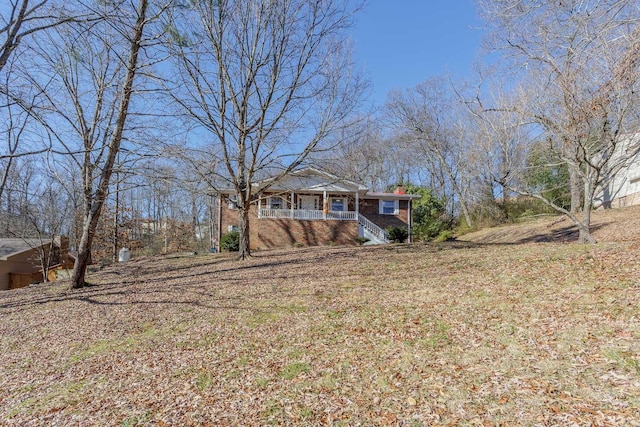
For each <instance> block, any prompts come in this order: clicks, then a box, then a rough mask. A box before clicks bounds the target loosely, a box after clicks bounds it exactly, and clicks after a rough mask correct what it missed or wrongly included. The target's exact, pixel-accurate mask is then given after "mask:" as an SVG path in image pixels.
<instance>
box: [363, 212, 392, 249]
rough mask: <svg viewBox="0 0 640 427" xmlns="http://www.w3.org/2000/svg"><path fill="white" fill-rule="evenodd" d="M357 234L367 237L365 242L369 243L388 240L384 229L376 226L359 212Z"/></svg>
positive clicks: (375, 243) (379, 242) (376, 243)
mask: <svg viewBox="0 0 640 427" xmlns="http://www.w3.org/2000/svg"><path fill="white" fill-rule="evenodd" d="M358 235H359V236H361V237H366V238H367V239H369V241H368V242H367V243H366V244H369V245H379V244H383V243H389V242H390V240H389V238H388V237H387V232H386V231H385V230H383V229H382V228H380V227H378V226H377V225H376V224H374V223H373V222H371V221H369V220H368V219H367V218H366V217H364V216H362V215H361V214H358Z"/></svg>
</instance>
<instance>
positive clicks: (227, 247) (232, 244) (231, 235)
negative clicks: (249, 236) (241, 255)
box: [220, 231, 240, 252]
mask: <svg viewBox="0 0 640 427" xmlns="http://www.w3.org/2000/svg"><path fill="white" fill-rule="evenodd" d="M220 250H222V251H228V252H238V251H239V250H240V233H239V232H237V231H230V232H228V233H227V234H224V235H223V236H222V238H221V239H220Z"/></svg>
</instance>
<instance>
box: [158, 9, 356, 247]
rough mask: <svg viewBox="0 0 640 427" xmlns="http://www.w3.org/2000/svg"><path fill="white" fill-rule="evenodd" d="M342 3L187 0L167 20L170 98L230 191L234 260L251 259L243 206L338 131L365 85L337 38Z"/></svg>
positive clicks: (345, 16)
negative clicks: (173, 85) (173, 65)
mask: <svg viewBox="0 0 640 427" xmlns="http://www.w3.org/2000/svg"><path fill="white" fill-rule="evenodd" d="M350 4H351V3H350V2H335V1H330V0H319V1H313V2H309V1H306V0H275V1H274V0H256V1H237V0H221V1H217V2H193V3H190V4H189V5H187V6H185V7H184V8H182V9H181V10H180V11H179V12H180V13H179V14H178V13H176V14H175V15H174V17H173V21H172V27H171V28H172V38H171V40H170V43H169V48H170V49H171V51H172V53H173V54H174V55H175V57H176V59H177V66H178V69H179V77H178V78H179V79H180V86H179V88H177V90H174V91H173V94H174V99H175V101H176V103H177V104H179V106H180V107H181V109H182V111H183V112H184V113H185V114H186V116H187V117H188V118H189V120H190V122H191V123H192V125H193V127H194V130H196V131H197V132H194V136H195V137H197V138H199V139H200V140H201V141H202V142H203V143H204V144H208V146H209V147H210V148H209V150H210V151H211V152H212V153H214V155H216V156H217V157H218V159H219V161H220V164H221V165H222V167H223V169H224V175H223V176H219V177H217V179H216V181H217V182H216V183H215V186H216V187H217V188H224V187H226V188H230V189H232V190H233V191H234V192H235V193H236V194H237V206H238V215H239V224H240V226H239V231H240V252H239V257H240V258H241V259H243V258H245V257H248V256H250V242H249V209H250V206H251V205H252V204H253V203H254V202H255V201H256V200H257V199H258V197H259V195H260V193H261V192H262V191H263V190H264V189H265V188H266V187H268V186H269V185H271V184H273V183H274V182H275V181H277V180H279V179H281V178H282V177H283V176H284V175H286V174H287V173H289V172H290V171H292V170H293V169H295V168H296V167H298V166H299V165H300V164H301V163H302V162H303V161H304V160H305V158H306V157H307V156H308V155H309V154H310V153H311V152H313V151H315V150H317V149H319V148H320V147H322V146H323V143H324V142H325V141H329V140H330V139H331V137H332V136H335V135H339V134H340V131H341V128H342V127H343V126H344V125H345V124H346V123H347V118H348V117H349V115H350V114H351V113H352V112H353V111H354V108H355V107H356V105H357V102H358V100H359V94H360V93H361V91H362V86H363V83H362V82H361V81H360V80H359V77H358V75H357V74H355V73H354V70H353V67H352V65H351V63H350V57H351V55H350V51H349V49H348V47H347V45H346V44H345V43H344V42H343V41H341V36H343V33H344V30H345V29H346V28H348V27H349V26H350V24H351V18H352V16H353V13H354V9H352V8H350ZM267 176H271V177H272V179H271V180H268V181H260V184H259V185H258V182H259V180H260V179H261V178H262V179H264V178H265V177H267Z"/></svg>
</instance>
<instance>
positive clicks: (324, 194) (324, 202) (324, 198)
mask: <svg viewBox="0 0 640 427" xmlns="http://www.w3.org/2000/svg"><path fill="white" fill-rule="evenodd" d="M328 210H329V205H328V202H327V190H325V191H323V192H322V218H324V219H325V220H326V219H327V211H328Z"/></svg>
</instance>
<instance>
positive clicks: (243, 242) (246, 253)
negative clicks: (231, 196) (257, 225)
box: [238, 205, 251, 260]
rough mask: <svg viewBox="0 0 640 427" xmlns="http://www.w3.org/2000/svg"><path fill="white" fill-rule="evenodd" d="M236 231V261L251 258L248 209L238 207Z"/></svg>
mask: <svg viewBox="0 0 640 427" xmlns="http://www.w3.org/2000/svg"><path fill="white" fill-rule="evenodd" d="M238 224H239V226H238V229H239V232H240V236H239V242H238V243H239V246H238V259H242V260H244V259H247V258H250V257H251V246H250V238H249V208H248V207H240V206H239V205H238Z"/></svg>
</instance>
